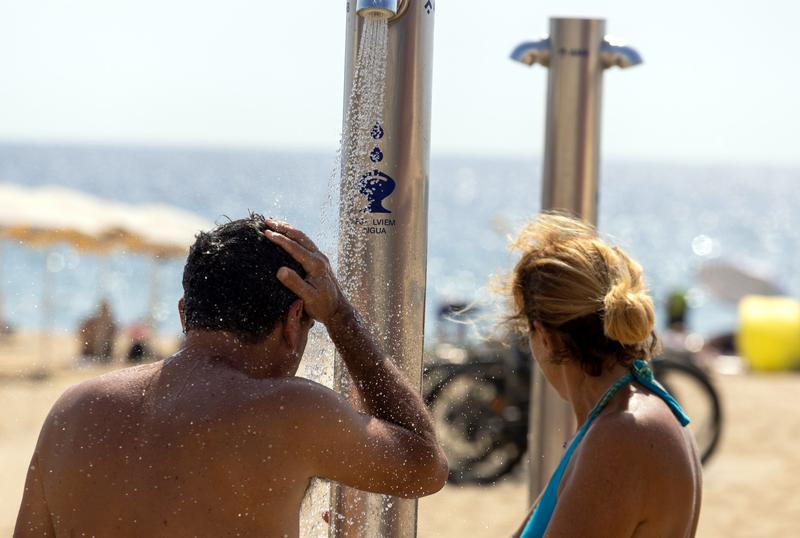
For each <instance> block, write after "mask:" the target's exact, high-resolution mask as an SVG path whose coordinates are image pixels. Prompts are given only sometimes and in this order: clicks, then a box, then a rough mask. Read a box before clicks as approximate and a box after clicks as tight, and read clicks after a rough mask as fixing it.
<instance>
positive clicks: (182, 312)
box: [178, 297, 186, 334]
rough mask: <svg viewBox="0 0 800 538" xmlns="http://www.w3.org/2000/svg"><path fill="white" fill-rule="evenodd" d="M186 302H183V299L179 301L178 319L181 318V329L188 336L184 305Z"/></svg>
mask: <svg viewBox="0 0 800 538" xmlns="http://www.w3.org/2000/svg"><path fill="white" fill-rule="evenodd" d="M185 304H186V302H185V301H184V300H183V297H181V298H180V299H178V317H180V318H181V329H183V332H184V334H186V310H185V308H184V305H185Z"/></svg>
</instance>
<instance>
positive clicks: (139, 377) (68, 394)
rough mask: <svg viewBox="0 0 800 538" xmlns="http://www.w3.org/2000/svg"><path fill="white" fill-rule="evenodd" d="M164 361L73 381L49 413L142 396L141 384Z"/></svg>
mask: <svg viewBox="0 0 800 538" xmlns="http://www.w3.org/2000/svg"><path fill="white" fill-rule="evenodd" d="M162 362H163V361H159V362H157V363H151V364H144V365H140V366H133V367H131V368H123V369H120V370H115V371H113V372H108V373H106V374H103V375H100V376H97V377H93V378H91V379H87V380H85V381H82V382H80V383H78V384H76V385H73V386H71V387H70V388H68V389H67V390H66V391H64V393H63V394H62V395H61V397H60V398H59V399H58V400H57V401H56V403H55V404H54V405H53V408H52V410H51V412H50V414H51V416H52V415H63V414H65V413H71V412H75V411H81V410H83V409H84V408H85V407H86V406H89V405H92V406H94V405H98V404H103V403H115V404H123V403H124V402H125V401H131V402H132V401H134V400H140V399H141V393H142V387H143V386H144V385H146V383H147V380H148V379H150V378H151V377H152V376H153V375H154V374H155V373H157V372H158V371H159V370H160V369H161V365H162Z"/></svg>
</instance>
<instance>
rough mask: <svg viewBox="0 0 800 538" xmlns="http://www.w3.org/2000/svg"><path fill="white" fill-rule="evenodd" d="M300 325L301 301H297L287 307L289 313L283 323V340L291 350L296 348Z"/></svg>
mask: <svg viewBox="0 0 800 538" xmlns="http://www.w3.org/2000/svg"><path fill="white" fill-rule="evenodd" d="M302 324H303V300H302V299H297V300H296V301H295V302H293V303H292V306H290V307H289V311H288V312H287V313H286V318H285V319H284V322H283V340H284V342H286V344H287V345H288V346H289V348H291V349H294V348H295V347H297V342H298V340H299V339H300V331H301V330H302Z"/></svg>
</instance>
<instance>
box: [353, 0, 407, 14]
mask: <svg viewBox="0 0 800 538" xmlns="http://www.w3.org/2000/svg"><path fill="white" fill-rule="evenodd" d="M356 13H358V14H359V15H361V16H362V17H367V16H378V17H386V18H388V17H391V16H393V15H396V14H397V0H358V1H357V2H356Z"/></svg>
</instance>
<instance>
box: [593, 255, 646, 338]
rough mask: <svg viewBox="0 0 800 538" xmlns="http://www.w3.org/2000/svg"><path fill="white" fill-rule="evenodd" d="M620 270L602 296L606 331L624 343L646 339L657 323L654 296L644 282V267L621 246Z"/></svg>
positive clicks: (608, 334)
mask: <svg viewBox="0 0 800 538" xmlns="http://www.w3.org/2000/svg"><path fill="white" fill-rule="evenodd" d="M614 250H615V251H616V252H617V254H618V256H619V258H620V259H619V264H618V266H617V267H618V272H617V275H616V277H617V278H616V279H615V281H614V282H613V284H612V286H611V288H610V289H609V290H608V292H607V293H606V296H605V297H604V299H603V331H604V332H605V335H606V336H607V337H608V338H610V339H612V340H616V341H617V342H619V343H621V344H626V345H632V344H640V343H642V342H645V341H647V340H648V339H649V338H650V335H651V334H652V332H653V327H654V325H655V307H654V306H653V299H651V298H650V295H649V294H648V293H647V290H645V288H644V285H643V282H642V269H641V267H639V265H638V264H636V262H634V261H633V260H631V259H630V258H628V257H627V256H626V255H625V254H624V253H622V251H620V250H619V249H614Z"/></svg>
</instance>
